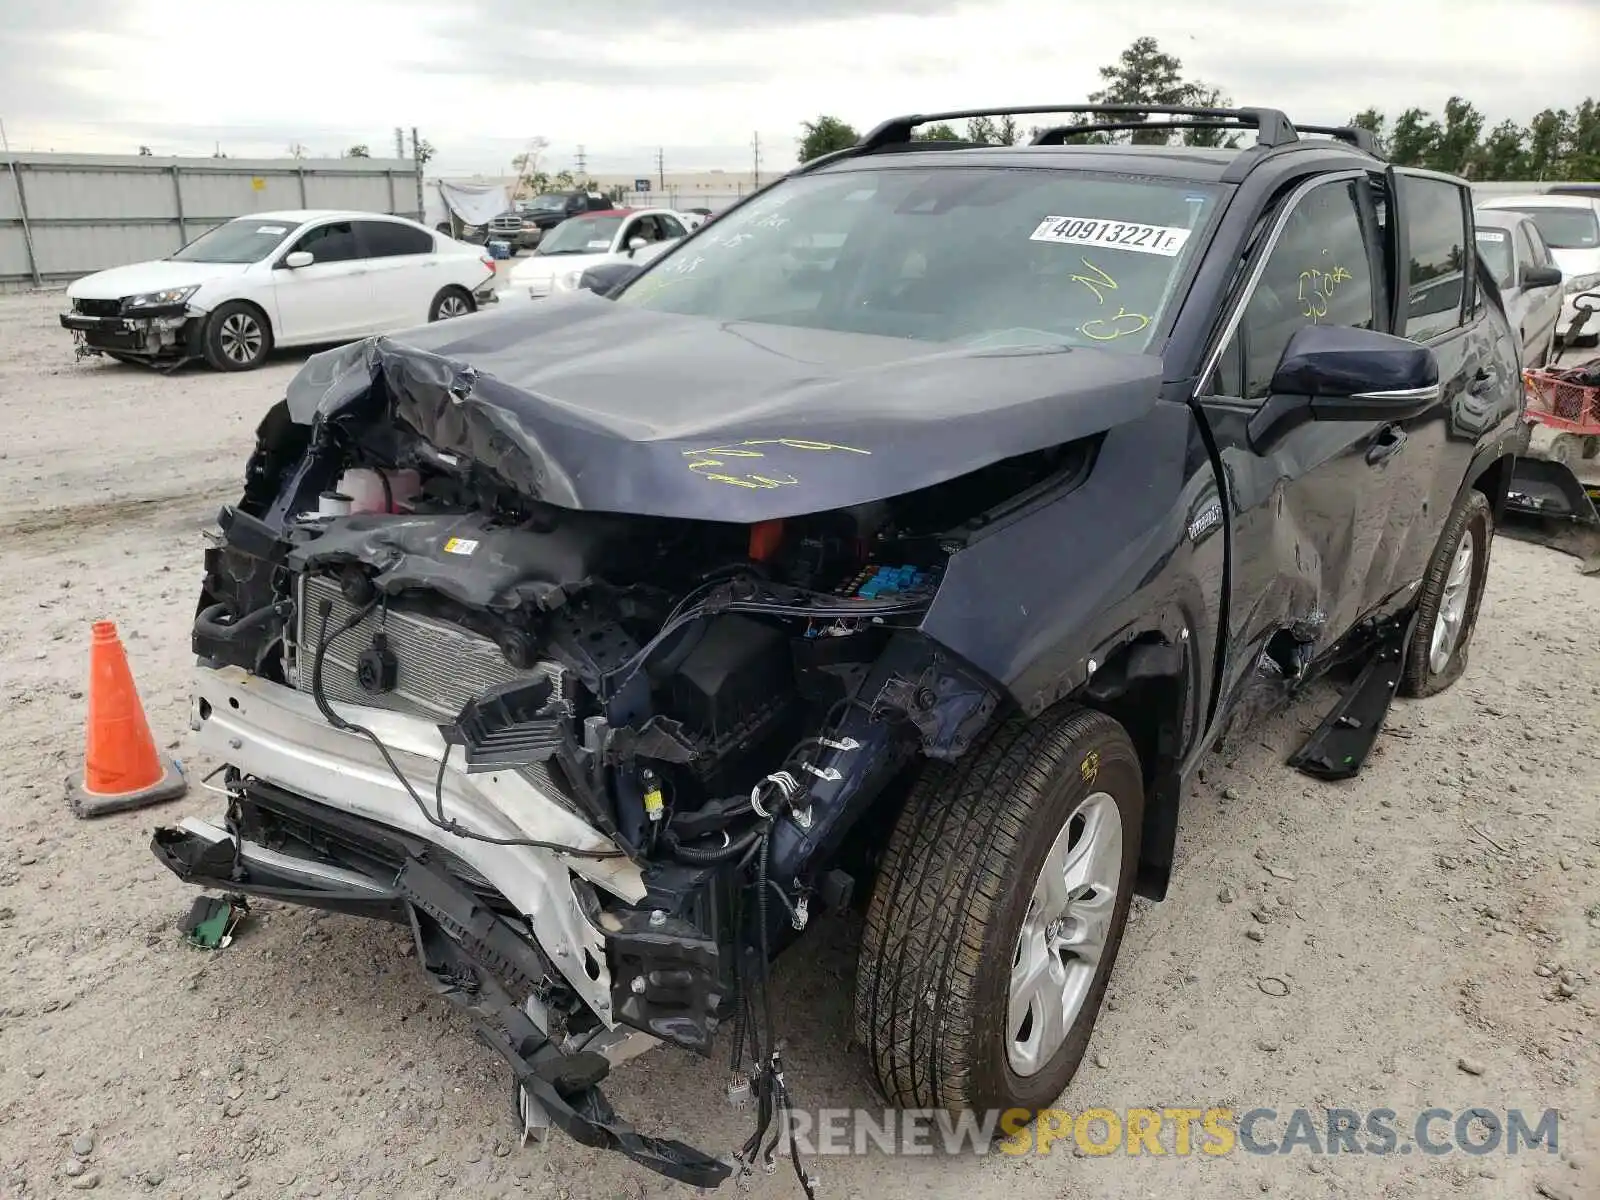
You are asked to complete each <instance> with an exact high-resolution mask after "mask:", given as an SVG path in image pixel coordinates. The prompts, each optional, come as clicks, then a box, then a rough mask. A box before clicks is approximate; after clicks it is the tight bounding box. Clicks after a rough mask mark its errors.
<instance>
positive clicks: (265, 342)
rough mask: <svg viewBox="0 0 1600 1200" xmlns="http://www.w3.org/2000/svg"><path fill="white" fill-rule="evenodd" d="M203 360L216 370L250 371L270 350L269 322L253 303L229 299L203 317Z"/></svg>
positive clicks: (257, 365) (270, 328)
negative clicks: (204, 319)
mask: <svg viewBox="0 0 1600 1200" xmlns="http://www.w3.org/2000/svg"><path fill="white" fill-rule="evenodd" d="M204 345H205V356H206V362H208V363H210V364H211V366H212V368H213V369H214V370H218V371H253V370H255V369H256V368H257V367H259V366H260V365H261V364H262V363H264V362H266V361H267V355H269V354H271V353H272V322H270V321H268V320H267V314H266V313H264V312H262V311H261V310H260V309H259V308H257V307H256V306H255V305H254V304H249V303H247V302H245V301H243V300H229V301H228V302H227V303H226V304H219V305H218V306H217V307H216V308H214V309H213V310H212V312H211V315H210V316H209V317H207V318H206V329H205V336H204Z"/></svg>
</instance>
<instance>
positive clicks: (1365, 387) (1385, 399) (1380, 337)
mask: <svg viewBox="0 0 1600 1200" xmlns="http://www.w3.org/2000/svg"><path fill="white" fill-rule="evenodd" d="M1443 395H1444V391H1443V388H1442V387H1441V386H1440V384H1439V360H1438V359H1437V358H1436V357H1435V356H1434V353H1433V351H1432V350H1429V349H1428V348H1427V347H1426V346H1421V345H1418V344H1417V343H1416V342H1413V341H1409V340H1407V339H1406V338H1402V337H1395V336H1393V335H1392V334H1387V333H1378V332H1376V331H1375V330H1371V329H1351V328H1348V327H1345V326H1341V325H1306V326H1303V327H1302V328H1300V329H1299V330H1297V331H1296V332H1295V335H1294V336H1293V337H1292V338H1290V339H1289V345H1288V346H1287V347H1286V348H1285V350H1284V352H1283V358H1282V359H1280V360H1279V362H1278V369H1277V370H1276V371H1275V372H1274V373H1273V376H1272V383H1271V385H1270V388H1269V394H1268V396H1267V399H1266V401H1265V402H1264V403H1263V404H1262V405H1261V407H1260V408H1259V409H1257V410H1256V414H1255V416H1253V417H1251V418H1250V424H1249V428H1248V433H1249V437H1250V445H1251V448H1252V449H1254V450H1256V451H1257V452H1258V453H1259V452H1261V451H1262V450H1263V449H1265V448H1266V447H1267V446H1269V445H1271V444H1272V443H1273V442H1275V441H1277V440H1278V439H1279V438H1281V437H1283V435H1284V434H1286V433H1288V432H1289V431H1290V430H1291V429H1294V428H1295V427H1297V426H1299V425H1302V424H1304V423H1305V422H1307V421H1403V420H1405V419H1407V418H1408V417H1415V416H1418V415H1420V414H1421V413H1424V412H1426V411H1427V410H1428V409H1430V408H1432V407H1433V406H1434V405H1436V404H1438V403H1439V401H1440V399H1441V398H1442V397H1443Z"/></svg>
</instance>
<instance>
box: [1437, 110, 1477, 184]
mask: <svg viewBox="0 0 1600 1200" xmlns="http://www.w3.org/2000/svg"><path fill="white" fill-rule="evenodd" d="M1482 133H1483V114H1482V113H1480V112H1479V111H1478V110H1477V109H1476V108H1474V107H1473V106H1472V105H1471V104H1469V103H1467V101H1465V100H1463V99H1462V98H1461V97H1460V96H1451V97H1450V99H1449V100H1447V101H1445V106H1444V124H1443V126H1442V127H1440V128H1439V134H1438V137H1437V138H1436V139H1435V140H1434V144H1433V148H1432V151H1431V153H1429V155H1428V157H1427V159H1426V162H1427V165H1428V166H1429V167H1431V168H1432V169H1433V170H1435V171H1446V172H1449V173H1450V174H1452V175H1462V176H1466V177H1468V178H1470V177H1471V175H1472V173H1473V167H1474V166H1475V165H1476V163H1475V160H1476V159H1477V157H1478V138H1479V136H1480V135H1481V134H1482Z"/></svg>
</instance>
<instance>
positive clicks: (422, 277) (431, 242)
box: [356, 220, 446, 331]
mask: <svg viewBox="0 0 1600 1200" xmlns="http://www.w3.org/2000/svg"><path fill="white" fill-rule="evenodd" d="M356 238H357V241H358V243H359V244H360V247H361V252H362V255H363V256H364V257H365V259H366V262H367V270H368V278H369V279H371V281H372V302H373V320H374V321H375V324H374V326H373V328H374V331H376V330H386V329H405V328H409V327H410V326H412V325H421V324H423V323H424V322H425V321H427V319H428V308H429V306H430V305H431V304H432V303H433V297H434V296H435V294H437V293H438V291H439V289H440V288H441V287H442V286H443V285H444V283H445V282H446V281H445V280H444V279H442V278H441V270H440V260H439V255H438V253H437V251H436V249H435V239H434V236H433V235H432V234H431V233H429V232H428V231H427V230H425V229H418V228H416V227H415V226H413V225H406V224H404V223H402V222H400V221H382V220H371V221H357V222H356Z"/></svg>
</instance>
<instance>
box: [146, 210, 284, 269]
mask: <svg viewBox="0 0 1600 1200" xmlns="http://www.w3.org/2000/svg"><path fill="white" fill-rule="evenodd" d="M295 228H296V226H295V224H294V222H292V221H265V220H262V219H261V218H260V217H241V218H239V219H238V220H237V221H229V222H228V223H227V224H226V225H218V226H217V227H216V228H215V229H213V230H210V231H209V232H207V233H202V234H201V235H200V236H199V237H197V238H195V240H194V241H192V242H190V243H189V244H188V245H187V246H185V247H184V248H183V249H182V250H179V251H178V252H177V253H176V254H174V255H173V256H172V261H173V262H199V263H253V262H260V261H261V260H262V259H263V258H265V257H267V255H269V254H271V253H272V252H273V251H274V250H276V249H277V248H278V246H279V244H280V243H282V241H283V239H284V238H286V237H288V236H289V235H290V234H291V233H293V232H294V230H295Z"/></svg>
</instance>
